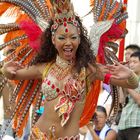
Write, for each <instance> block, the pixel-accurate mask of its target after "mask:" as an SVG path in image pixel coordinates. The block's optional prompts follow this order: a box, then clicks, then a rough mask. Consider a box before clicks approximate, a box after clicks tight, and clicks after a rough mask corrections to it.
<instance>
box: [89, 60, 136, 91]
mask: <svg viewBox="0 0 140 140" xmlns="http://www.w3.org/2000/svg"><path fill="white" fill-rule="evenodd" d="M88 66H89V73H90V75H91V76H90V80H93V81H94V80H95V78H96V79H99V80H102V81H104V78H105V75H106V74H107V73H109V74H111V76H110V80H109V83H111V84H113V85H117V86H121V87H124V88H136V87H137V86H138V77H137V75H136V74H135V73H134V72H133V71H132V70H130V69H129V68H128V67H126V66H124V65H122V64H120V63H118V62H116V63H115V64H114V65H107V66H105V65H101V64H99V65H98V68H95V67H94V66H92V65H91V64H88Z"/></svg>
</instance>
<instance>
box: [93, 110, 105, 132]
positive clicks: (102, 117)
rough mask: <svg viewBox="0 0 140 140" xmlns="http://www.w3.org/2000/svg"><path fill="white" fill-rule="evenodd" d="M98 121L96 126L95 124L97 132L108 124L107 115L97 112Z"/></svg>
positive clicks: (95, 122) (95, 121)
mask: <svg viewBox="0 0 140 140" xmlns="http://www.w3.org/2000/svg"><path fill="white" fill-rule="evenodd" d="M96 115H97V116H96V119H95V120H94V124H95V127H96V129H97V130H101V129H102V128H103V127H104V125H105V123H106V119H107V117H106V115H105V113H104V112H101V111H96Z"/></svg>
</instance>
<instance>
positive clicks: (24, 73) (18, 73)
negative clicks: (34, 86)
mask: <svg viewBox="0 0 140 140" xmlns="http://www.w3.org/2000/svg"><path fill="white" fill-rule="evenodd" d="M44 67H45V64H38V65H33V66H29V67H23V66H21V65H19V64H18V63H16V62H8V63H6V64H4V66H3V67H2V73H3V74H4V76H6V77H7V78H8V79H11V80H29V79H41V78H42V72H43V69H44Z"/></svg>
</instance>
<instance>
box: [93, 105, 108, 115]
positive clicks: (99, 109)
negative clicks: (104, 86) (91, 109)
mask: <svg viewBox="0 0 140 140" xmlns="http://www.w3.org/2000/svg"><path fill="white" fill-rule="evenodd" d="M96 110H97V111H99V112H103V113H104V114H105V115H106V116H107V112H106V109H105V108H104V107H103V106H97V108H96Z"/></svg>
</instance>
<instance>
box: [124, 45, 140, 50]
mask: <svg viewBox="0 0 140 140" xmlns="http://www.w3.org/2000/svg"><path fill="white" fill-rule="evenodd" d="M127 49H131V50H134V51H140V47H139V46H138V45H136V44H130V45H128V46H126V48H125V50H127Z"/></svg>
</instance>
